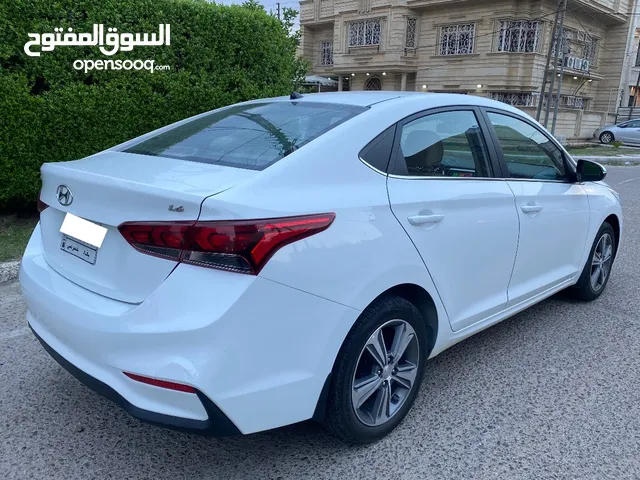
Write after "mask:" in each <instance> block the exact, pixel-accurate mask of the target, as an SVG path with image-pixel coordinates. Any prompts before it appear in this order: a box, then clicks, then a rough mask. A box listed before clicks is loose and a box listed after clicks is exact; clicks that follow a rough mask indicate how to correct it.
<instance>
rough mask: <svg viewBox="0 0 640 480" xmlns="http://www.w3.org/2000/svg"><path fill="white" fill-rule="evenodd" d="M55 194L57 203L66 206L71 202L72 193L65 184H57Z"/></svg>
mask: <svg viewBox="0 0 640 480" xmlns="http://www.w3.org/2000/svg"><path fill="white" fill-rule="evenodd" d="M56 196H57V197H58V203H59V204H60V205H62V206H63V207H68V206H69V205H71V202H73V194H72V193H71V190H70V189H69V187H67V186H66V185H59V186H58V189H57V190H56Z"/></svg>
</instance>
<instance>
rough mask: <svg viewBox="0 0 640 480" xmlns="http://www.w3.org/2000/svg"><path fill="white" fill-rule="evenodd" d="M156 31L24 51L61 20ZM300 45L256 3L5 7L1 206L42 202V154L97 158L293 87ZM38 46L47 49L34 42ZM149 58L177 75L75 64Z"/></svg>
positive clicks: (39, 1)
mask: <svg viewBox="0 0 640 480" xmlns="http://www.w3.org/2000/svg"><path fill="white" fill-rule="evenodd" d="M94 23H96V24H104V28H105V34H106V29H107V28H108V27H116V28H117V29H118V32H125V33H154V32H157V31H158V26H159V24H162V23H168V24H170V25H171V45H170V46H156V47H142V46H139V47H134V49H133V51H130V52H118V53H117V54H115V55H113V56H111V57H106V56H104V55H103V54H102V53H101V52H100V51H99V49H98V47H80V46H74V47H71V46H58V47H56V49H55V50H54V51H52V52H42V54H41V56H40V57H29V56H27V55H26V54H25V52H24V50H23V48H24V44H25V43H26V42H27V41H28V40H29V37H28V36H27V34H28V33H41V34H42V33H53V32H54V30H53V29H54V28H56V27H63V28H64V29H65V31H66V30H67V28H69V27H71V28H73V31H74V32H77V33H83V32H87V33H88V32H92V29H93V24H94ZM295 49H296V43H295V40H294V39H293V38H291V37H290V36H289V35H288V31H287V28H286V27H285V26H284V25H283V23H281V22H280V21H278V19H276V18H274V17H272V16H270V15H268V14H267V13H266V12H265V11H264V9H262V8H260V7H257V6H256V4H255V3H254V2H250V3H249V4H248V5H247V6H235V5H234V6H223V5H216V4H210V3H206V2H203V1H196V0H130V1H116V0H56V1H55V2H52V1H51V0H12V1H11V2H3V3H2V5H0V211H2V210H5V211H6V210H11V209H20V208H25V207H28V206H31V205H33V203H34V202H35V200H36V198H37V195H38V191H39V188H40V166H41V165H42V163H43V162H52V161H66V160H73V159H77V158H82V157H84V156H87V155H90V154H92V153H95V152H97V151H100V150H104V149H105V148H108V147H111V146H113V145H116V144H118V143H121V142H123V141H125V140H128V139H130V138H133V137H135V136H138V135H141V134H143V133H146V132H148V131H150V130H153V129H155V128H158V127H161V126H163V125H167V124H169V123H171V122H174V121H177V120H180V119H183V118H186V117H188V116H191V115H195V114H198V113H201V112H204V111H207V110H211V109H214V108H219V107H221V106H224V105H228V104H231V103H235V102H239V101H244V100H249V99H252V98H259V97H270V96H278V95H288V94H289V93H290V92H291V90H292V88H294V86H295V85H294V83H295V82H298V81H299V79H300V76H301V74H302V73H304V71H303V70H304V66H303V64H302V63H301V62H300V61H299V60H298V59H296V56H295ZM32 51H39V47H38V48H33V49H32ZM78 59H80V60H86V59H90V60H105V59H113V60H125V59H129V60H137V59H140V60H146V59H153V60H154V61H155V64H156V65H169V66H170V70H168V71H156V72H154V73H151V72H149V71H145V70H140V71H136V70H129V71H127V70H120V71H114V70H95V69H94V70H90V71H88V72H87V73H85V72H84V71H82V70H80V71H79V70H76V69H74V68H73V62H74V61H75V60H78Z"/></svg>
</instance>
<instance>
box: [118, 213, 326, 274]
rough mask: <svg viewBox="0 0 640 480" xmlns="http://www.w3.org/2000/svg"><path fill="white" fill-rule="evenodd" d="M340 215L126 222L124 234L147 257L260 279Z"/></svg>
mask: <svg viewBox="0 0 640 480" xmlns="http://www.w3.org/2000/svg"><path fill="white" fill-rule="evenodd" d="M334 218H335V214H333V213H325V214H319V215H304V216H298V217H285V218H270V219H262V220H230V221H211V222H208V221H203V222H195V223H194V222H126V223H123V224H121V225H120V226H119V227H118V230H120V233H121V234H122V236H123V237H124V238H125V239H126V240H127V242H129V243H130V244H131V245H132V246H133V247H134V248H136V249H137V250H139V251H140V252H142V253H146V254H149V255H155V256H159V257H162V258H168V259H172V260H177V261H179V262H182V263H188V264H192V265H199V266H203V267H209V268H218V269H222V270H229V271H233V272H239V273H247V274H252V275H257V274H258V273H259V272H260V270H261V269H262V267H264V265H265V264H266V263H267V261H268V260H269V259H270V258H271V257H272V256H273V254H274V253H276V252H277V251H278V249H280V248H282V247H283V246H285V245H288V244H290V243H292V242H296V241H298V240H301V239H303V238H306V237H309V236H311V235H315V234H316V233H319V232H322V231H323V230H326V229H327V228H328V227H329V225H331V223H332V222H333V219H334Z"/></svg>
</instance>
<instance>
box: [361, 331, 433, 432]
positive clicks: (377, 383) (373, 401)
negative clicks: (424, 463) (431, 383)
mask: <svg viewBox="0 0 640 480" xmlns="http://www.w3.org/2000/svg"><path fill="white" fill-rule="evenodd" d="M419 361H420V349H419V345H418V337H417V335H416V332H415V330H414V329H413V327H412V326H411V325H410V324H409V323H408V322H406V321H404V320H399V319H396V320H390V321H388V322H386V323H384V324H383V325H381V326H380V327H378V328H377V329H376V330H375V331H374V332H373V334H372V335H371V336H370V337H369V339H368V340H367V342H366V344H365V346H364V348H363V349H362V351H361V352H360V356H359V357H358V362H357V364H356V370H355V372H354V374H353V380H352V388H351V403H352V405H353V409H354V411H355V413H356V416H357V417H358V419H359V420H360V421H361V422H362V423H364V424H365V425H367V426H370V427H374V426H379V425H383V424H384V423H386V422H388V421H389V420H390V419H391V418H392V417H393V416H394V415H395V414H396V413H398V411H399V410H400V408H402V405H404V403H405V401H406V400H407V398H408V396H409V393H410V392H411V390H412V389H413V387H414V385H415V384H416V383H417V382H416V375H417V373H418V363H419Z"/></svg>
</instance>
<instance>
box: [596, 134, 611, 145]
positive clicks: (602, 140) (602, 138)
mask: <svg viewBox="0 0 640 480" xmlns="http://www.w3.org/2000/svg"><path fill="white" fill-rule="evenodd" d="M599 140H600V143H604V144H607V143H611V142H613V141H614V140H615V137H614V136H613V133H611V132H602V133H601V134H600V137H599Z"/></svg>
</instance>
